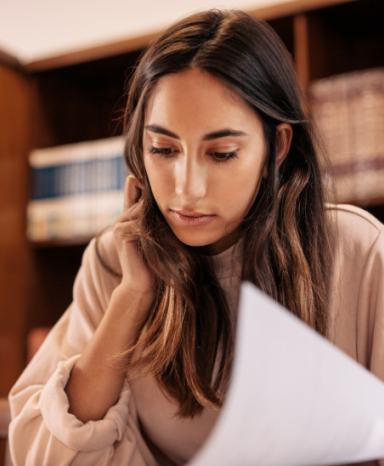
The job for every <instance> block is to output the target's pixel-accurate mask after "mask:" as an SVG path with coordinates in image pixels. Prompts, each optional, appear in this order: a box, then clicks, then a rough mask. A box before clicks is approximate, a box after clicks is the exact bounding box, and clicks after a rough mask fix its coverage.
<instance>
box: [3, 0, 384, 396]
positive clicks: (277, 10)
mask: <svg viewBox="0 0 384 466" xmlns="http://www.w3.org/2000/svg"><path fill="white" fill-rule="evenodd" d="M252 13H254V14H255V15H257V16H259V17H262V18H264V19H266V20H267V21H268V22H269V23H270V25H271V26H272V27H273V28H274V29H275V30H276V32H277V33H278V34H279V35H280V37H281V38H282V40H283V42H284V43H285V44H286V46H287V48H288V50H289V52H290V53H291V54H292V57H293V59H294V62H295V66H296V69H297V72H298V75H299V77H300V80H301V82H302V85H303V88H304V89H307V87H308V85H309V83H310V82H311V81H312V80H314V79H318V78H322V77H327V76H330V75H332V74H334V73H343V72H348V71H352V70H360V69H364V68H372V67H377V66H384V28H383V27H382V24H381V22H382V21H381V20H382V18H384V2H383V0H292V1H289V2H285V3H284V4H281V5H277V6H273V7H270V8H264V9H261V10H255V11H252ZM153 37H154V35H149V36H141V37H136V38H133V39H129V40H126V41H121V42H118V43H114V44H104V45H102V46H100V47H95V48H92V49H88V50H82V51H79V52H76V53H72V54H66V55H61V56H58V57H54V58H51V59H49V60H40V61H37V62H34V63H31V64H29V65H28V66H25V67H22V66H21V65H20V64H19V63H18V62H17V60H15V59H13V58H12V57H9V56H7V55H5V54H0V89H2V92H0V132H1V134H0V207H1V208H0V221H1V229H0V257H1V259H2V260H1V263H0V287H1V288H0V342H1V344H0V370H1V374H2V377H1V378H0V396H5V395H6V394H7V393H8V391H9V389H10V387H11V385H12V384H13V383H14V382H15V380H16V378H17V376H18V375H19V374H20V372H21V370H22V369H23V367H24V365H25V360H26V351H25V341H26V334H27V332H28V330H29V329H30V328H32V327H34V326H49V325H53V324H54V323H55V322H56V320H57V319H58V318H59V317H60V315H61V314H62V313H63V311H64V310H65V309H66V307H67V306H68V305H69V304H70V302H71V298H72V285H73V281H74V278H75V275H76V272H77V270H78V268H79V266H80V263H81V256H82V253H83V251H84V248H85V247H86V245H87V243H88V241H89V238H82V239H78V238H76V239H74V240H69V241H52V242H46V243H41V244H31V243H30V242H29V241H28V240H27V238H26V234H25V232H26V206H27V201H28V197H29V168H28V154H29V152H30V150H31V149H33V148H43V147H50V146H55V145H61V144H69V143H75V142H80V141H87V140H93V139H100V138H105V137H109V136H114V135H118V134H121V130H122V126H121V121H119V118H120V117H121V115H122V110H123V108H124V103H125V99H124V93H125V82H126V78H127V76H128V75H129V74H130V73H131V72H132V67H133V66H134V65H135V63H136V62H137V60H138V58H139V56H140V54H141V53H142V50H143V48H144V47H145V46H146V45H147V44H148V43H149V41H150V40H151V39H152V38H153ZM4 90H6V92H4ZM383 206H384V198H383V199H374V200H372V202H367V203H366V204H365V205H364V207H365V208H367V209H368V210H370V211H371V212H372V213H374V214H375V215H377V216H378V217H379V218H380V219H381V220H384V207H383Z"/></svg>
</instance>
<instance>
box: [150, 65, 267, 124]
mask: <svg viewBox="0 0 384 466" xmlns="http://www.w3.org/2000/svg"><path fill="white" fill-rule="evenodd" d="M145 124H162V125H164V126H167V127H170V128H169V129H173V130H175V131H176V127H178V128H179V131H184V130H185V131H187V132H188V129H191V126H193V129H194V131H198V130H201V131H202V132H204V133H206V132H207V131H210V130H212V131H214V130H217V129H218V128H226V127H234V128H235V129H246V128H248V130H250V129H251V127H252V125H255V124H257V125H259V124H260V119H259V117H258V116H257V115H256V113H255V112H254V111H253V110H252V109H251V108H250V107H249V106H248V105H247V104H246V103H245V102H244V100H243V99H242V98H241V97H240V96H239V95H238V94H237V93H236V92H235V91H234V90H233V89H231V88H229V87H228V86H227V85H226V84H224V83H223V82H222V81H220V80H219V79H218V78H216V77H214V76H212V75H211V74H209V73H208V72H206V71H203V70H201V69H199V68H192V69H189V70H186V71H183V72H180V73H175V74H169V75H166V76H163V77H162V78H161V79H160V80H159V81H158V83H157V84H156V86H155V88H154V89H153V91H152V93H151V95H150V98H149V100H148V103H147V106H146V109H145Z"/></svg>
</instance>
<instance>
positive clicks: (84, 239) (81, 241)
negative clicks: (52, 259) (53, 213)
mask: <svg viewBox="0 0 384 466" xmlns="http://www.w3.org/2000/svg"><path fill="white" fill-rule="evenodd" d="M92 238H93V236H79V237H75V238H65V239H53V240H48V241H29V244H30V247H31V248H33V249H47V248H48V249H49V248H60V247H68V246H69V247H71V246H86V245H87V244H88V243H89V242H90V241H91V239H92Z"/></svg>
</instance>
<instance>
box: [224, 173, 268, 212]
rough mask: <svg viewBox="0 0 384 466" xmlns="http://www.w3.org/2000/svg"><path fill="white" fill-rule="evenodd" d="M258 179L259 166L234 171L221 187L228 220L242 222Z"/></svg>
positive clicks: (253, 196) (254, 193)
mask: <svg viewBox="0 0 384 466" xmlns="http://www.w3.org/2000/svg"><path fill="white" fill-rule="evenodd" d="M259 179H260V164H254V165H252V166H247V167H242V169H240V170H234V171H233V173H232V175H231V178H230V180H228V183H227V184H226V185H225V186H223V187H222V189H221V191H222V198H223V200H224V199H225V201H224V202H225V204H224V205H225V206H226V207H225V208H226V210H227V212H228V216H229V217H230V220H242V219H243V218H244V217H245V216H246V214H247V213H248V211H249V209H250V208H251V206H252V204H253V202H254V200H255V199H256V194H257V187H258V184H259Z"/></svg>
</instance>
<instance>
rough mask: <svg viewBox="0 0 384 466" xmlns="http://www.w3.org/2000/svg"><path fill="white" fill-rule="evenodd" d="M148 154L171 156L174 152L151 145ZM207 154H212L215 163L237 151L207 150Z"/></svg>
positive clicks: (221, 161) (173, 150)
mask: <svg viewBox="0 0 384 466" xmlns="http://www.w3.org/2000/svg"><path fill="white" fill-rule="evenodd" d="M149 152H150V154H156V155H160V156H162V157H170V156H172V152H176V150H175V149H169V148H166V147H165V148H160V147H151V148H150V149H149ZM209 155H212V159H213V161H214V162H215V163H225V162H228V161H229V160H230V159H233V158H236V157H237V151H233V152H209Z"/></svg>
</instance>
